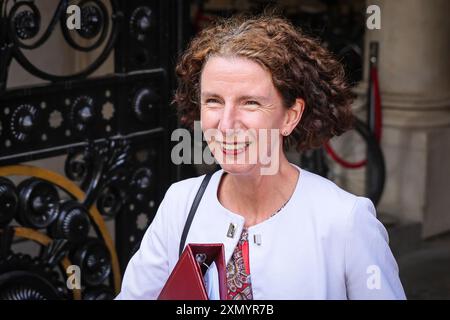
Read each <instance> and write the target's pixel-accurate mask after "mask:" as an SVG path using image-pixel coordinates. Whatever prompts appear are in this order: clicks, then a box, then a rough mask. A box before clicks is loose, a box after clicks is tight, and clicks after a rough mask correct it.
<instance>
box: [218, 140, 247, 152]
mask: <svg viewBox="0 0 450 320" xmlns="http://www.w3.org/2000/svg"><path fill="white" fill-rule="evenodd" d="M218 144H219V146H220V149H221V150H222V153H223V154H225V155H237V154H240V153H243V152H244V151H246V150H247V149H248V146H249V145H250V144H251V142H234V143H223V142H218Z"/></svg>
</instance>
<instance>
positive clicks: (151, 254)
mask: <svg viewBox="0 0 450 320" xmlns="http://www.w3.org/2000/svg"><path fill="white" fill-rule="evenodd" d="M169 190H170V188H169ZM169 190H168V191H167V193H166V195H165V197H164V199H163V201H162V202H161V204H160V206H159V208H158V211H157V212H156V215H155V217H154V219H153V221H152V223H151V225H150V227H149V228H148V229H147V231H146V232H145V234H144V237H143V238H142V242H141V245H140V247H139V250H138V251H137V252H136V253H135V254H134V255H133V257H132V258H131V260H130V261H129V263H128V266H127V268H126V270H125V274H124V277H123V280H122V287H121V291H120V293H119V295H118V296H117V297H116V300H135V299H136V300H145V299H156V298H157V297H158V295H159V293H160V291H161V289H162V287H163V286H164V284H165V283H166V281H167V278H168V277H169V263H168V247H167V246H168V237H169V235H168V224H167V219H168V214H169V213H170V208H168V204H169V203H170V199H168V198H169V197H168V194H169Z"/></svg>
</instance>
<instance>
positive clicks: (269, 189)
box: [218, 157, 299, 227]
mask: <svg viewBox="0 0 450 320" xmlns="http://www.w3.org/2000/svg"><path fill="white" fill-rule="evenodd" d="M283 158H284V157H283ZM280 160H281V161H280V169H279V170H278V173H277V174H275V175H259V174H254V175H253V174H252V175H232V174H224V175H223V177H222V181H221V183H220V185H219V191H218V197H219V201H220V202H221V203H222V205H223V206H224V207H226V208H227V209H229V210H230V211H232V212H235V213H237V214H240V215H242V216H243V217H244V218H245V225H246V226H247V227H249V226H252V225H255V224H258V223H260V222H262V221H264V220H266V219H268V218H269V217H270V216H271V215H272V214H273V213H274V212H276V211H277V210H278V209H280V208H281V207H282V206H283V205H284V204H285V203H286V202H287V201H288V200H289V198H290V197H291V196H292V194H293V192H294V190H295V187H296V185H297V180H298V178H299V172H298V170H297V169H296V168H295V167H293V166H292V165H291V164H290V163H289V162H288V161H287V159H286V158H284V159H283V160H282V159H280Z"/></svg>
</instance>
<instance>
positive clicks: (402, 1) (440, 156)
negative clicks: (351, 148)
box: [360, 0, 450, 237]
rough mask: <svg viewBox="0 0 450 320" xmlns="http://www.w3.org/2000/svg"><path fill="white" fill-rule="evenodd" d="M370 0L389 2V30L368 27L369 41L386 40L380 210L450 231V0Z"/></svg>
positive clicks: (426, 229) (385, 10) (385, 19)
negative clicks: (384, 175)
mask: <svg viewBox="0 0 450 320" xmlns="http://www.w3.org/2000/svg"><path fill="white" fill-rule="evenodd" d="M366 3H367V5H371V4H376V5H378V6H379V7H380V9H381V29H380V30H368V31H367V32H366V48H368V44H369V42H370V41H378V42H379V44H380V50H379V62H378V63H379V79H380V87H381V93H382V105H383V138H382V147H383V151H384V154H385V158H386V165H387V180H386V188H385V191H384V194H383V198H382V200H381V203H380V206H379V211H380V212H386V213H389V214H392V215H394V216H395V217H397V218H398V219H399V220H400V221H401V222H408V221H416V222H422V223H423V236H425V237H427V236H432V235H436V234H438V233H441V232H445V231H448V230H450V17H449V15H450V1H448V0H395V1H392V0H373V1H371V0H367V2H366ZM367 51H368V50H366V52H367ZM366 61H367V58H366ZM365 64H366V65H367V63H365ZM365 74H366V76H365V78H366V79H367V70H366V72H365ZM365 83H367V81H366V82H365ZM364 87H366V86H364V84H362V85H361V88H360V89H361V92H365V90H366V89H365V88H364Z"/></svg>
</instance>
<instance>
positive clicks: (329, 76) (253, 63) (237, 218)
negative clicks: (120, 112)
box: [117, 16, 405, 299]
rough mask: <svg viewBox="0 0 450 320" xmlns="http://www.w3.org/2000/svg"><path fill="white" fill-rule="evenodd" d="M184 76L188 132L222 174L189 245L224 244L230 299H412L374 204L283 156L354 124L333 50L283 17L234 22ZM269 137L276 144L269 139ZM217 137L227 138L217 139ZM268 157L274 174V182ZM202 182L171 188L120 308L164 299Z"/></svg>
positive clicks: (187, 58)
mask: <svg viewBox="0 0 450 320" xmlns="http://www.w3.org/2000/svg"><path fill="white" fill-rule="evenodd" d="M177 75H178V77H179V80H180V83H179V87H178V90H177V92H176V95H175V101H176V102H177V106H178V108H179V111H180V114H181V119H182V120H183V121H184V123H185V124H186V125H189V126H193V123H194V121H196V120H201V127H202V130H203V132H204V133H205V137H206V139H207V142H208V146H209V148H210V150H211V152H212V154H213V155H214V157H215V158H216V159H217V160H218V162H219V163H220V165H221V167H222V169H221V170H219V171H217V172H215V173H214V174H213V175H212V177H211V180H210V181H209V184H208V186H207V188H206V191H205V192H204V195H203V198H202V199H201V202H200V204H199V206H198V208H197V211H196V214H195V217H194V220H193V222H192V225H191V227H190V230H189V233H188V235H187V239H186V243H223V244H224V247H225V259H226V262H227V286H228V298H229V299H404V298H405V295H404V292H403V288H402V285H401V283H400V280H399V277H398V267H397V264H396V261H395V259H394V257H393V255H392V253H391V251H390V249H389V246H388V236H387V233H386V230H385V228H384V227H383V225H382V224H381V223H380V222H379V221H378V220H377V219H376V216H375V209H374V206H373V204H372V202H371V201H370V200H368V199H367V198H364V197H357V196H355V195H352V194H350V193H348V192H346V191H344V190H342V189H340V188H339V187H337V186H336V185H335V184H334V183H332V182H331V181H328V180H326V179H324V178H322V177H320V176H317V175H315V174H312V173H310V172H308V171H306V170H303V169H300V168H299V167H297V166H296V165H293V164H291V163H289V162H288V160H287V159H286V156H285V153H284V151H285V149H286V148H287V147H289V146H293V145H294V146H296V147H297V148H298V150H300V151H303V150H306V149H308V148H312V147H317V146H320V145H321V144H322V143H323V142H324V141H326V140H328V139H330V138H331V137H332V136H334V135H339V134H341V133H343V132H344V131H345V130H347V129H348V128H349V127H350V125H351V121H352V114H351V109H350V104H351V96H352V95H351V93H350V90H349V88H348V86H347V84H346V83H345V80H344V74H343V69H342V66H341V65H340V64H339V63H338V62H337V61H336V60H335V59H334V58H333V57H332V56H331V55H330V54H329V53H328V52H327V51H326V50H325V49H324V48H322V47H321V46H320V45H319V44H318V43H317V42H315V41H314V40H313V39H311V38H309V37H307V36H305V35H304V34H302V33H301V32H300V31H298V30H296V29H295V28H294V27H293V26H292V25H291V24H290V23H289V22H287V21H286V20H284V19H282V18H277V17H273V16H260V17H256V18H251V19H243V18H232V19H228V20H224V21H221V22H219V23H217V24H216V25H214V26H211V27H209V28H208V29H206V30H204V31H202V32H201V33H200V34H199V35H198V36H197V37H196V38H195V39H194V40H193V41H192V42H191V43H190V45H189V48H188V49H187V50H186V52H185V53H184V55H183V56H182V57H181V59H180V61H179V64H178V66H177ZM268 129H271V131H270V132H273V131H275V132H276V133H277V134H276V135H269V136H268V137H267V135H266V136H264V135H261V134H260V133H261V132H266V133H267V132H268ZM211 130H212V131H214V130H215V132H216V133H217V132H218V133H219V134H218V135H217V134H215V135H206V132H207V131H211ZM261 150H268V151H267V153H266V154H267V155H268V157H269V159H270V160H271V162H272V163H271V164H270V165H271V166H272V169H273V168H275V170H268V171H264V168H266V169H267V161H262V156H261V154H265V153H264V152H263V153H261V152H260V151H261ZM252 157H253V158H252ZM255 157H256V161H249V159H251V158H252V159H255ZM266 160H267V159H266ZM274 163H275V165H274ZM202 180H203V177H198V178H191V179H187V180H184V181H180V182H177V183H175V184H173V185H172V186H171V187H170V188H169V190H168V191H167V193H166V195H165V197H164V199H163V201H162V203H161V205H160V207H159V209H158V212H157V214H156V216H155V218H154V220H153V222H152V224H151V226H150V227H149V229H148V230H147V232H146V233H145V235H144V238H143V240H142V244H141V247H140V249H139V250H138V252H137V253H136V254H135V255H134V256H133V258H132V259H131V261H130V262H129V264H128V267H127V270H126V272H125V276H124V279H123V285H122V291H121V293H120V294H119V296H118V297H117V298H118V299H155V298H157V297H158V295H159V293H160V291H161V289H162V287H163V286H164V284H165V282H166V280H167V278H168V276H169V274H170V273H171V271H172V269H173V268H174V266H175V264H176V263H177V261H178V254H179V250H178V249H179V248H178V245H179V243H180V238H181V235H182V231H183V228H184V225H185V222H186V219H187V215H188V212H189V210H190V207H191V205H192V203H193V200H194V197H195V195H196V193H197V191H198V189H199V186H200V184H201V182H202ZM230 226H231V229H230ZM230 230H231V231H230ZM211 277H213V276H211ZM212 279H213V278H212ZM207 283H214V281H208V282H207ZM215 290H216V289H215V288H214V284H211V285H210V287H209V291H210V292H211V294H213V293H214V292H215Z"/></svg>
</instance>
